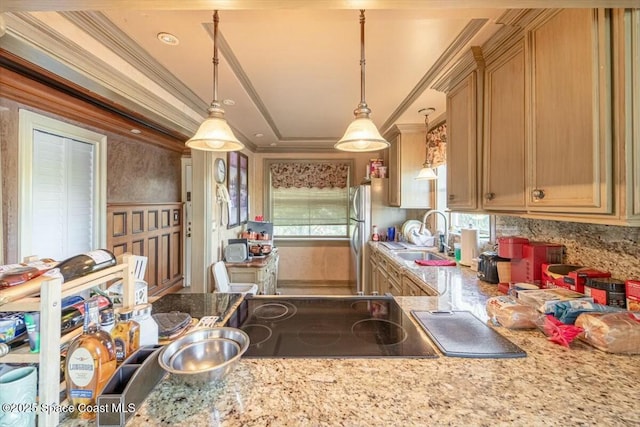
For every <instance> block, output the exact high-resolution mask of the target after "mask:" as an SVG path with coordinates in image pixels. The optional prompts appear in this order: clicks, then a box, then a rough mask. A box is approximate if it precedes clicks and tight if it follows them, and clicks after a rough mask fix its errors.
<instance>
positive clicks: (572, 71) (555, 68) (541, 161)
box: [526, 9, 613, 213]
mask: <svg viewBox="0 0 640 427" xmlns="http://www.w3.org/2000/svg"><path fill="white" fill-rule="evenodd" d="M528 36H529V37H528V39H527V43H528V46H527V49H526V52H527V61H528V67H527V70H528V73H527V75H526V76H527V82H526V83H527V88H528V94H529V100H528V105H529V106H530V109H531V110H530V114H529V119H530V122H529V124H528V125H529V126H528V127H529V132H530V133H529V144H528V155H529V159H530V172H529V173H530V175H529V186H528V189H527V190H528V191H527V193H528V194H527V203H528V209H529V210H530V211H543V212H571V213H611V212H612V180H613V176H612V164H613V161H612V154H611V153H612V136H611V133H612V126H611V57H610V49H609V48H608V46H607V43H609V41H610V33H609V20H608V19H607V16H606V12H605V11H603V10H591V9H563V10H561V11H560V12H558V13H556V14H554V15H553V16H551V17H550V18H548V19H547V20H546V21H544V22H541V23H539V24H537V25H536V26H534V27H533V28H531V30H530V31H529V32H528Z"/></svg>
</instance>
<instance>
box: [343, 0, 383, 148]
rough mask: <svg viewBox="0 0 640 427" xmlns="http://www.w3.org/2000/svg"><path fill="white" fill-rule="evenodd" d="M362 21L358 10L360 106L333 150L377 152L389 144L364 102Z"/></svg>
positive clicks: (362, 11)
mask: <svg viewBox="0 0 640 427" xmlns="http://www.w3.org/2000/svg"><path fill="white" fill-rule="evenodd" d="M364 20H365V19H364V10H360V104H358V107H357V108H356V109H355V110H354V111H353V114H354V115H355V117H356V118H355V120H354V121H353V122H351V124H350V125H349V127H348V128H347V131H346V132H345V133H344V136H343V137H342V139H340V141H338V142H337V143H336V145H335V148H337V149H338V150H342V151H357V152H365V151H379V150H383V149H385V148H388V147H389V143H388V142H387V141H386V140H385V139H384V138H383V137H382V136H380V132H378V129H377V128H376V125H375V124H373V122H372V121H371V119H370V118H369V115H370V114H371V110H370V109H369V107H368V106H367V103H366V102H365V100H364V75H365V73H364V66H365V59H364Z"/></svg>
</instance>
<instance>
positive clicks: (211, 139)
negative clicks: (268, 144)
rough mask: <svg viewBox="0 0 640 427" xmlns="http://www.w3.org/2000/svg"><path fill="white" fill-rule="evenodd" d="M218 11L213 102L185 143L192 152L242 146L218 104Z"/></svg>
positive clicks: (214, 38)
mask: <svg viewBox="0 0 640 427" xmlns="http://www.w3.org/2000/svg"><path fill="white" fill-rule="evenodd" d="M218 21H219V19H218V11H217V10H216V11H215V12H214V14H213V101H211V105H210V106H209V108H208V109H207V111H208V112H209V117H207V119H206V120H205V121H204V122H202V124H201V125H200V127H199V128H198V131H197V132H196V134H195V135H193V136H192V137H191V139H190V140H188V141H187V142H186V146H187V147H189V148H191V149H192V150H203V151H238V150H242V149H243V148H244V145H243V144H242V143H241V142H240V141H238V139H237V138H236V137H235V135H234V134H233V131H232V130H231V127H230V126H229V124H228V123H227V121H226V120H225V118H224V110H223V109H222V107H221V105H220V103H219V102H218V45H217V41H218Z"/></svg>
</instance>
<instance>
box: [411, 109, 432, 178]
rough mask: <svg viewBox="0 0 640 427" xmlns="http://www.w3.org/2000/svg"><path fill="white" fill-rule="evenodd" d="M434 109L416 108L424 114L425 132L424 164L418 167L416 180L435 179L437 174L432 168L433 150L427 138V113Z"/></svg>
mask: <svg viewBox="0 0 640 427" xmlns="http://www.w3.org/2000/svg"><path fill="white" fill-rule="evenodd" d="M435 111H436V109H435V108H433V107H429V108H421V109H420V110H418V113H420V114H424V125H425V127H426V133H425V136H424V139H425V144H424V145H425V160H424V165H422V169H420V172H419V173H418V176H416V177H415V178H414V179H417V180H421V181H426V180H432V179H437V178H438V175H437V174H436V172H435V171H434V170H433V166H432V165H433V152H432V151H431V148H432V147H431V140H430V139H429V114H432V113H434V112H435Z"/></svg>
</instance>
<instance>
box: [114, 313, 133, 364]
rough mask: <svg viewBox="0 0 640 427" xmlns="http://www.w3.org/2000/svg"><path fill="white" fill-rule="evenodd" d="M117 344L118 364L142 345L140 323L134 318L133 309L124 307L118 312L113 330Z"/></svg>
mask: <svg viewBox="0 0 640 427" xmlns="http://www.w3.org/2000/svg"><path fill="white" fill-rule="evenodd" d="M111 336H112V337H113V342H114V343H115V345H116V360H117V363H118V365H119V364H120V363H122V361H123V360H125V359H126V358H127V357H129V356H130V355H131V354H133V352H134V351H136V350H137V349H138V348H139V347H140V324H139V323H138V322H136V321H135V320H133V310H131V309H122V310H120V311H119V312H118V322H117V323H116V325H115V326H114V327H113V329H112V330H111Z"/></svg>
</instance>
